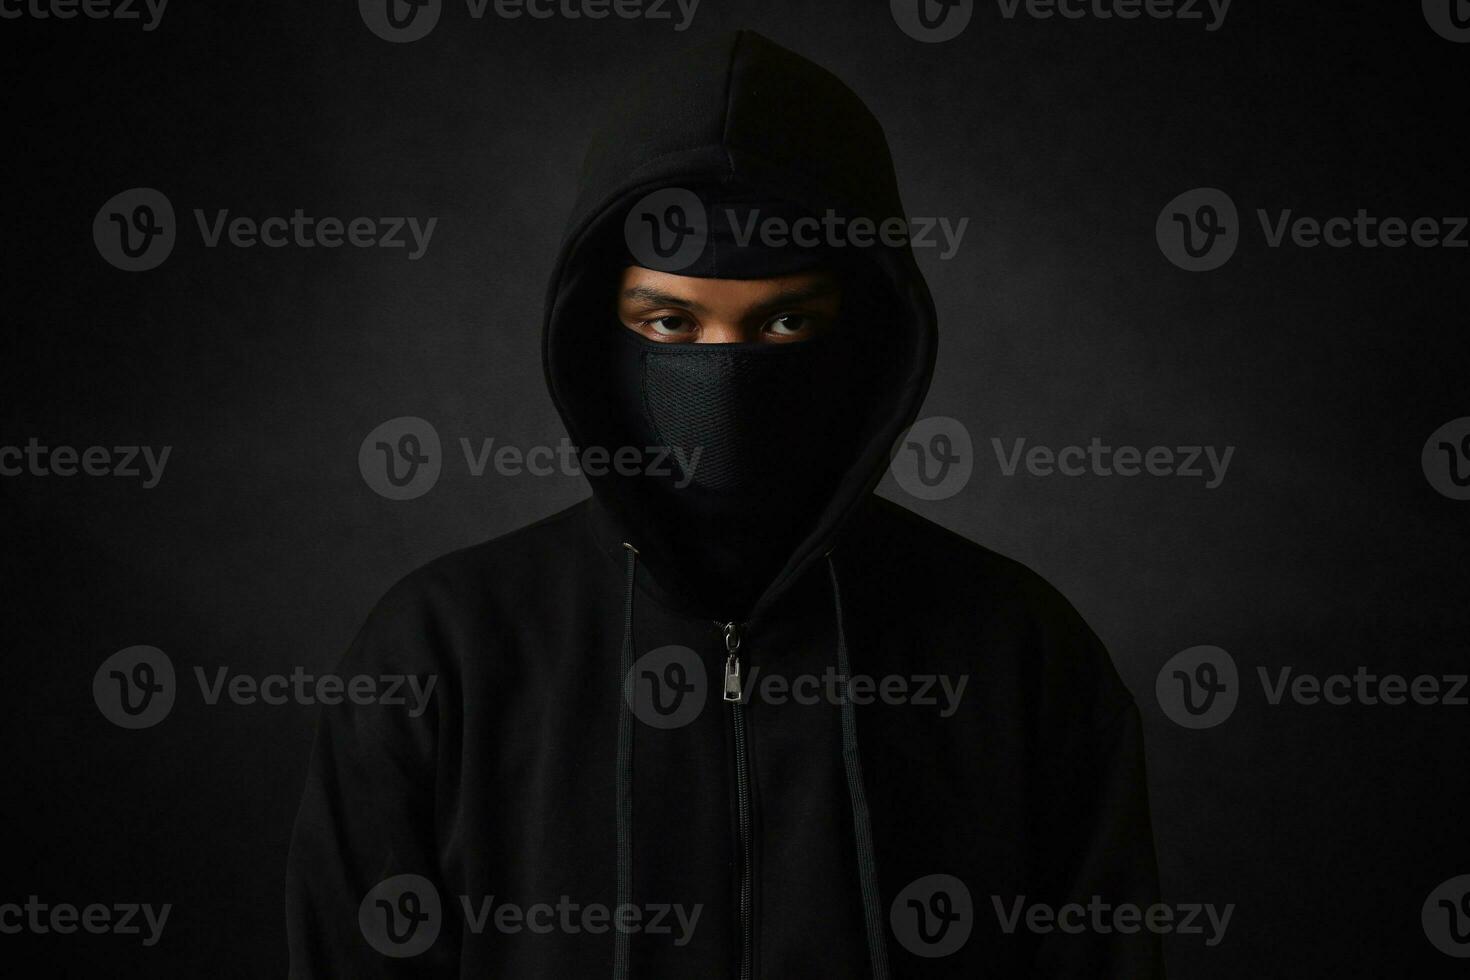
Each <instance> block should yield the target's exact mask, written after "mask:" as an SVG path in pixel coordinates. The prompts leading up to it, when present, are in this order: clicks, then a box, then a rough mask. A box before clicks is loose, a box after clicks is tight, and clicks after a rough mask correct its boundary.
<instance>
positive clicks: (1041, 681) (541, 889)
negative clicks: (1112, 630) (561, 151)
mask: <svg viewBox="0 0 1470 980" xmlns="http://www.w3.org/2000/svg"><path fill="white" fill-rule="evenodd" d="M903 213H904V212H903V209H902V205H901V202H900V200H899V195H898V190H897V183H896V180H895V177H894V174H893V170H892V164H891V162H890V157H889V153H888V149H887V146H886V142H885V140H884V137H883V134H882V131H881V129H880V127H879V125H878V123H877V122H876V121H875V120H874V119H873V117H872V116H871V115H870V114H869V113H868V111H867V109H866V108H865V107H864V106H863V105H862V103H861V102H860V101H859V100H858V98H857V97H856V96H855V95H854V94H853V93H852V92H851V91H849V90H848V89H847V88H846V87H845V86H844V85H843V84H842V83H841V82H839V81H838V80H837V79H836V78H834V77H833V76H831V75H830V74H828V73H827V72H825V71H824V70H822V69H820V68H818V67H816V66H815V65H813V64H811V63H809V62H807V61H805V60H803V59H801V58H799V57H797V56H796V55H794V54H792V53H790V52H788V51H786V50H784V49H782V48H779V47H777V46H775V45H774V44H772V43H771V42H769V41H767V40H765V39H764V38H761V37H759V36H757V35H754V34H750V33H740V34H738V35H735V36H733V37H730V38H726V39H723V40H721V42H720V43H719V44H717V45H711V46H705V47H702V48H697V49H694V50H692V51H690V52H688V53H687V54H686V55H685V56H683V57H681V58H676V59H671V60H670V62H669V63H667V64H663V65H661V66H660V70H659V72H658V74H657V76H656V77H653V78H651V79H648V80H646V81H644V82H642V83H640V84H639V85H637V86H635V87H634V89H633V90H632V92H631V93H630V94H629V96H628V97H627V99H626V101H625V102H624V103H622V104H620V105H619V106H618V108H617V109H616V110H615V111H613V112H611V113H610V114H609V117H608V120H607V126H606V129H605V130H604V132H603V133H601V134H600V135H599V136H597V137H596V139H595V140H594V143H593V146H592V148H591V151H590V152H589V154H588V157H587V160H586V163H585V165H584V168H583V175H582V190H581V194H580V197H579V200H578V202H577V204H576V207H575V210H574V216H573V219H572V221H571V224H570V230H569V232H568V235H567V237H566V240H565V244H564V246H563V249H562V252H561V255H560V259H559V261H558V263H557V266H556V269H555V272H554V274H553V276H552V282H551V289H550V295H549V299H548V306H547V317H546V323H545V329H544V335H543V360H544V366H545V371H546V378H547V382H548V385H549V386H550V389H551V393H552V396H553V399H554V401H555V403H556V405H557V408H558V410H559V411H560V412H561V415H562V418H563V419H564V421H565V423H566V426H567V429H568V430H569V432H570V434H571V436H572V438H573V440H574V441H575V442H576V443H577V445H578V446H579V447H580V451H581V452H582V454H583V461H584V468H585V469H586V471H587V472H588V474H589V482H590V483H591V485H592V490H593V496H592V498H591V499H590V500H587V501H584V502H583V503H581V504H578V505H577V506H575V507H572V508H571V509H569V510H567V511H564V512H562V513H560V514H557V515H555V516H552V517H549V518H547V519H545V520H543V521H541V522H540V523H538V524H536V525H533V526H531V527H529V528H525V529H523V530H521V531H518V532H515V533H513V534H510V535H507V536H505V537H502V538H499V539H497V540H494V541H490V542H487V543H485V544H481V545H478V546H475V547H472V548H469V549H466V550H464V551H460V552H456V553H454V554H451V555H449V556H446V557H444V558H441V559H439V560H438V561H435V562H433V563H431V564H430V565H428V566H427V567H425V568H423V569H420V570H419V571H417V572H415V573H413V574H412V575H410V576H408V577H407V578H406V579H404V580H403V581H402V582H400V583H399V584H398V585H397V586H395V587H394V588H393V589H392V590H391V591H390V592H389V593H388V594H387V596H385V597H384V599H383V600H382V601H381V603H380V604H379V605H378V607H377V608H376V609H375V610H374V612H373V613H372V615H371V616H370V617H369V619H368V621H367V623H366V625H365V626H364V627H363V629H362V632H361V633H360V634H359V636H358V638H357V640H356V642H355V643H354V645H353V646H352V648H351V650H350V651H349V653H348V655H347V661H346V665H345V667H344V668H343V669H344V670H345V671H347V672H349V673H354V674H355V673H369V674H383V673H397V674H405V673H410V674H418V675H433V676H435V677H437V678H438V683H437V687H436V689H435V697H434V700H433V703H432V706H431V708H430V710H428V711H426V712H424V713H422V715H421V716H419V717H409V715H408V713H406V712H401V711H400V712H395V711H392V710H390V709H387V708H384V707H364V706H357V705H352V704H350V703H349V704H344V705H341V706H338V707H332V708H327V709H324V711H323V715H322V721H321V728H320V732H319V735H318V739H317V743H316V747H315V750H314V754H313V758H312V763H311V770H310V775H309V778H308V785H307V790H306V794H305V797H304V799H303V802H302V807H301V813H300V816H299V818H298V821H297V825H296V829H295V835H294V839H293V843H292V851H291V869H290V876H289V878H290V881H289V900H288V910H289V919H290V935H291V959H292V975H293V976H295V977H326V976H352V977H369V976H400V975H401V976H465V977H469V976H476V977H478V976H499V977H514V978H517V980H524V978H539V977H546V978H553V977H554V978H562V977H579V978H580V977H594V976H608V975H611V976H612V977H614V978H631V977H638V978H643V977H679V978H689V977H698V978H705V977H734V978H742V980H743V978H753V977H773V978H787V977H794V978H805V977H812V976H834V977H875V978H883V980H886V978H889V977H962V976H963V977H972V976H977V975H987V976H1005V977H1012V976H1046V977H1063V976H1065V977H1073V976H1086V977H1094V976H1102V977H1127V978H1147V977H1157V976H1161V975H1162V967H1161V960H1160V953H1159V946H1158V940H1157V936H1154V935H1150V934H1149V933H1148V932H1146V931H1133V932H1128V933H1124V932H1121V931H1119V930H1117V929H1112V928H1107V927H1106V925H1104V927H1102V928H1098V927H1095V926H1094V925H1092V924H1090V923H1089V922H1088V921H1087V920H1086V919H1085V918H1079V917H1071V918H1068V917H1065V916H1064V917H1063V919H1062V926H1061V927H1053V928H1050V929H1047V928H1045V927H1044V925H1041V926H1038V925H1036V923H1038V922H1041V921H1042V920H1041V919H1040V918H1038V917H1034V916H1029V915H1028V914H1027V913H1028V911H1029V910H1030V909H1032V908H1033V907H1035V906H1045V907H1048V908H1050V909H1053V910H1062V909H1064V907H1066V906H1068V905H1069V903H1080V905H1082V906H1084V907H1086V906H1088V905H1089V904H1092V905H1096V904H1097V903H1098V902H1107V903H1109V904H1110V905H1118V904H1121V903H1132V904H1136V905H1139V906H1143V907H1146V906H1147V905H1149V904H1150V903H1151V902H1152V901H1153V900H1154V898H1155V891H1156V887H1157V885H1156V871H1155V867H1154V856H1153V844H1152V838H1151V831H1150V826H1149V814H1148V805H1147V799H1146V790H1145V779H1144V772H1143V764H1142V744H1141V741H1140V726H1139V718H1138V712H1137V709H1136V707H1135V705H1134V703H1133V700H1132V698H1131V696H1130V695H1129V693H1128V692H1127V690H1126V689H1125V688H1124V687H1123V685H1122V684H1121V683H1120V681H1119V679H1118V677H1117V675H1116V673H1115V671H1114V669H1113V667H1112V664H1111V662H1110V661H1109V659H1108V655H1107V653H1106V652H1105V651H1104V650H1103V648H1102V647H1101V645H1100V644H1099V642H1098V640H1097V639H1096V638H1095V637H1094V636H1093V634H1092V633H1091V631H1090V630H1089V629H1088V628H1087V626H1086V625H1085V624H1084V623H1083V622H1082V620H1081V619H1080V618H1079V617H1078V615H1077V614H1076V612H1075V611H1073V610H1072V608H1071V607H1070V606H1069V605H1068V604H1067V603H1066V601H1065V600H1063V599H1062V598H1061V597H1060V596H1059V595H1058V594H1057V593H1056V592H1055V591H1054V590H1052V589H1051V588H1050V587H1049V586H1048V585H1046V583H1044V582H1043V581H1041V580H1040V579H1039V578H1038V577H1037V576H1036V575H1034V574H1033V573H1031V572H1029V571H1028V570H1026V569H1025V568H1023V567H1021V566H1019V565H1017V564H1016V563H1014V562H1012V561H1009V560H1007V559H1005V558H1002V557H1000V556H998V555H996V554H993V553H991V552H989V551H987V550H985V549H984V548H981V547H979V546H978V545H975V544H972V543H971V542H969V541H966V540H963V539H961V538H959V537H958V536H956V535H954V534H951V533H949V532H948V531H945V530H943V529H941V528H939V527H937V526H935V525H933V524H931V523H929V522H928V521H925V520H923V519H921V518H919V517H917V516H916V515H914V514H912V513H910V512H908V511H907V510H904V509H903V508H900V507H898V506H896V505H894V504H892V503H888V502H886V501H884V500H882V499H880V498H878V497H876V496H875V495H874V494H873V493H872V490H873V487H874V485H875V484H876V482H877V480H878V478H879V476H880V475H881V474H882V472H883V470H884V468H885V465H886V462H887V460H888V456H889V453H890V452H891V451H892V449H893V447H894V445H895V443H896V440H897V439H898V438H899V437H900V436H901V434H902V433H903V431H904V430H905V429H906V428H907V426H908V425H909V424H910V423H911V422H912V421H913V419H914V417H915V414H916V413H917V411H918V409H919V407H920V405H921V403H922V402H923V399H924V395H925V392H926V390H927V388H928V384H929V378H930V375H931V372H932V368H933V361H934V354H935V335H936V330H935V314H934V310H933V305H932V303H931V300H930V297H929V293H928V291H927V289H926V287H925V285H924V281H923V279H922V277H921V276H920V274H919V272H918V269H917V267H916V265H915V263H914V260H913V257H912V254H911V252H910V250H909V249H908V247H907V245H906V244H904V243H902V242H894V241H892V240H891V239H889V240H883V239H882V238H881V237H875V236H872V235H868V236H866V239H865V240H866V241H867V242H869V243H870V244H866V245H863V244H861V243H857V241H856V240H857V239H858V238H859V237H861V236H859V235H858V234H857V232H858V230H859V229H860V228H861V227H863V225H862V224H861V222H862V221H864V220H866V221H867V222H868V223H869V225H868V227H881V226H882V225H883V223H884V221H885V220H887V219H892V218H894V217H896V216H899V217H901V216H902V215H903ZM803 219H806V220H805V221H804V223H803ZM818 225H820V227H821V229H822V230H821V234H820V235H817V236H815V237H814V236H813V235H812V234H810V232H811V231H812V229H813V228H815V227H817V226H818ZM796 227H801V228H803V229H805V231H804V232H803V234H800V235H782V234H766V233H765V232H767V231H769V230H770V229H772V228H776V229H780V228H785V229H787V230H790V229H794V228H796ZM838 228H844V229H849V230H851V231H852V232H853V234H851V235H838V234H837V233H836V232H835V231H834V229H838ZM752 229H754V230H756V233H754V234H751V233H750V232H751V230H752ZM629 447H632V450H634V451H635V452H634V455H635V456H638V457H639V458H641V459H642V460H643V461H644V462H645V463H647V464H648V465H645V466H641V467H635V466H630V465H610V461H611V460H616V459H620V458H621V459H623V461H624V462H625V463H626V462H627V461H628V460H630V459H632V457H629V456H627V455H626V454H624V455H623V456H622V457H620V456H619V453H620V452H621V451H623V450H628V449H629ZM660 458H662V459H664V460H665V461H667V460H668V459H674V460H677V461H679V465H676V466H663V467H660V466H657V465H654V463H655V462H656V461H658V460H659V459H660ZM1079 924H1081V925H1082V926H1084V928H1081V929H1078V928H1076V927H1077V926H1078V925H1079Z"/></svg>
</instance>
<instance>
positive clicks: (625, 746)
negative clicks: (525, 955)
mask: <svg viewBox="0 0 1470 980" xmlns="http://www.w3.org/2000/svg"><path fill="white" fill-rule="evenodd" d="M623 547H624V548H625V549H627V552H628V576H627V579H628V584H627V589H626V590H625V591H624V593H623V659H622V664H623V672H622V677H623V697H622V699H621V701H622V704H621V705H620V706H619V708H618V777H617V806H618V886H617V905H616V906H615V908H614V910H613V914H614V915H615V916H616V915H617V914H618V911H617V910H618V909H621V908H623V907H625V906H627V905H631V904H633V703H632V702H633V691H632V690H631V689H629V687H628V683H629V677H630V675H631V674H632V673H633V587H634V573H635V572H636V571H637V567H638V549H637V548H635V547H633V546H632V545H631V544H628V543H627V542H624V543H623ZM631 938H632V937H631V936H630V934H629V932H628V930H626V929H615V930H614V931H613V980H628V977H629V975H630V974H629V969H630V966H629V960H630V956H629V952H630V950H629V942H630V940H631Z"/></svg>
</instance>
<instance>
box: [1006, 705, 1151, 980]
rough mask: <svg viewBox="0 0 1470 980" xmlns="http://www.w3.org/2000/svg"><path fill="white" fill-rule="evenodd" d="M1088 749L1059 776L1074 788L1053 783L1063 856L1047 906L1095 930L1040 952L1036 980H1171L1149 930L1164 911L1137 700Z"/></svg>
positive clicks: (1050, 939) (1047, 941) (1053, 935)
mask: <svg viewBox="0 0 1470 980" xmlns="http://www.w3.org/2000/svg"><path fill="white" fill-rule="evenodd" d="M1087 741H1088V743H1089V744H1087V745H1084V746H1080V747H1079V748H1080V751H1079V752H1078V753H1077V754H1076V755H1075V756H1074V760H1073V763H1074V764H1073V765H1071V766H1065V767H1059V768H1061V769H1062V770H1063V771H1064V772H1065V779H1064V780H1059V781H1054V782H1053V789H1054V790H1055V791H1056V792H1055V794H1054V795H1053V796H1052V809H1051V816H1050V819H1051V821H1052V822H1053V823H1054V828H1055V829H1054V830H1053V833H1052V835H1049V839H1050V840H1053V841H1056V842H1057V843H1058V845H1059V846H1058V847H1057V848H1056V851H1055V852H1054V860H1053V863H1052V865H1051V867H1050V868H1049V869H1048V872H1047V875H1046V880H1048V881H1049V882H1050V883H1051V884H1050V887H1049V889H1048V891H1049V892H1050V893H1051V897H1050V898H1048V899H1047V904H1048V905H1050V906H1051V907H1052V908H1054V909H1057V910H1058V911H1059V914H1060V910H1062V909H1063V908H1064V907H1067V906H1069V905H1070V906H1075V907H1078V908H1080V911H1079V912H1073V913H1071V916H1072V917H1071V919H1070V920H1069V922H1068V923H1067V925H1069V926H1071V927H1074V928H1075V925H1076V924H1077V923H1078V921H1079V919H1081V923H1082V925H1084V926H1085V928H1083V929H1082V930H1081V931H1080V932H1075V933H1072V934H1069V933H1066V932H1063V931H1062V929H1061V928H1060V927H1058V928H1056V929H1054V930H1053V931H1051V932H1049V933H1047V934H1046V935H1045V936H1044V937H1043V938H1042V940H1041V942H1040V944H1039V945H1038V947H1037V955H1036V962H1035V968H1034V970H1033V976H1036V977H1046V978H1052V977H1056V978H1061V977H1107V978H1119V980H1162V978H1163V976H1164V959H1163V947H1162V937H1161V936H1159V935H1158V934H1157V933H1156V932H1150V931H1148V930H1147V929H1145V928H1142V924H1143V921H1144V917H1145V916H1146V915H1147V914H1148V910H1149V907H1150V906H1151V905H1153V904H1155V903H1156V902H1158V901H1159V882H1158V868H1157V860H1156V858H1155V855H1154V841H1153V831H1152V825H1151V822H1150V819H1149V806H1148V784H1147V780H1146V778H1145V776H1144V761H1143V735H1142V725H1141V723H1140V719H1139V714H1138V708H1137V707H1136V706H1135V705H1134V704H1133V702H1132V700H1131V699H1130V700H1129V701H1128V702H1127V704H1125V705H1124V706H1123V707H1122V708H1121V709H1120V710H1118V711H1117V712H1116V713H1115V714H1113V716H1112V717H1111V718H1110V719H1109V720H1108V721H1107V722H1106V723H1105V724H1104V725H1102V726H1101V727H1099V728H1096V729H1093V730H1092V731H1091V732H1090V733H1089V738H1088V740H1087ZM1056 775H1059V776H1060V775H1062V772H1058V773H1056ZM1119 906H1125V907H1131V908H1134V909H1137V910H1139V911H1138V912H1136V913H1134V912H1130V913H1129V914H1130V915H1131V916H1132V925H1130V924H1129V922H1128V921H1127V920H1124V921H1122V922H1121V926H1122V928H1119V925H1120V922H1119V920H1117V919H1115V918H1114V916H1115V915H1116V914H1117V910H1118V907H1119ZM1083 917H1085V918H1083ZM1099 923H1101V925H1099ZM1134 927H1137V928H1136V929H1135V931H1131V932H1124V931H1123V928H1134Z"/></svg>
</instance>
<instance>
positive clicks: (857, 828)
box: [827, 551, 889, 980]
mask: <svg viewBox="0 0 1470 980" xmlns="http://www.w3.org/2000/svg"><path fill="white" fill-rule="evenodd" d="M827 572H828V574H829V575H830V576H831V579H832V605H833V606H834V608H835V609H836V614H837V674H838V678H839V681H838V687H837V689H838V690H839V691H840V692H841V695H840V697H841V712H842V765H843V768H844V769H846V770H847V795H848V797H849V798H850V799H851V801H852V836H853V838H854V840H855V842H856V844H857V860H858V887H859V888H860V889H861V891H862V894H863V919H864V920H865V922H866V924H867V928H868V958H869V960H870V961H871V962H872V966H873V980H888V978H889V973H888V933H887V932H886V930H885V929H884V927H883V908H882V902H881V899H880V898H879V894H878V861H877V858H875V857H874V856H873V825H872V821H871V819H870V818H869V816H868V798H867V795H866V794H865V793H864V791H863V760H862V756H861V755H860V754H859V752H858V740H857V714H856V712H854V711H853V705H852V699H851V698H850V697H849V696H848V693H849V692H848V682H849V681H848V679H849V677H850V676H851V671H850V670H849V669H848V665H847V634H846V632H845V631H844V630H843V628H842V589H841V588H840V587H839V586H838V584H837V563H836V562H835V561H833V560H832V553H831V552H830V551H829V552H827Z"/></svg>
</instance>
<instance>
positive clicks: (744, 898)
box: [718, 620, 755, 980]
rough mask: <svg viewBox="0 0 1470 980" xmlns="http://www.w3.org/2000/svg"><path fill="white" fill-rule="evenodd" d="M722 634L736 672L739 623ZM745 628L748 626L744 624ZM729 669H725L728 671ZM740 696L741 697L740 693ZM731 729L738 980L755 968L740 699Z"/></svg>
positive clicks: (746, 759) (733, 711)
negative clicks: (737, 884) (737, 867)
mask: <svg viewBox="0 0 1470 980" xmlns="http://www.w3.org/2000/svg"><path fill="white" fill-rule="evenodd" d="M718 625H720V627H721V629H722V631H723V632H724V634H725V650H726V655H727V657H728V658H729V659H730V660H733V661H735V664H736V669H737V670H738V669H739V662H740V661H739V657H740V652H739V651H740V647H741V645H742V644H743V640H744V637H742V636H741V629H742V624H740V623H737V622H735V621H733V620H732V621H730V622H728V623H722V624H718ZM747 625H748V624H747ZM732 635H733V636H734V638H735V645H734V646H733V647H731V645H730V637H731V636H732ZM727 669H728V668H727ZM740 696H741V697H744V696H745V692H744V691H743V690H742V691H741V692H740ZM730 726H731V729H732V731H733V734H734V736H735V809H736V821H737V826H738V830H737V832H738V834H739V837H740V841H739V844H740V908H739V910H738V918H739V920H740V922H739V925H740V972H739V978H740V980H751V978H752V975H753V973H754V967H755V962H754V961H755V937H754V935H753V933H752V931H751V925H752V919H753V918H754V914H753V910H754V905H755V902H754V896H753V894H752V892H753V890H754V889H753V882H752V875H753V870H752V864H753V862H752V861H751V853H750V852H751V830H750V823H751V815H750V758H749V748H748V746H747V745H746V739H745V705H744V704H743V703H741V701H740V700H739V699H736V700H734V701H731V702H730Z"/></svg>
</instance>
